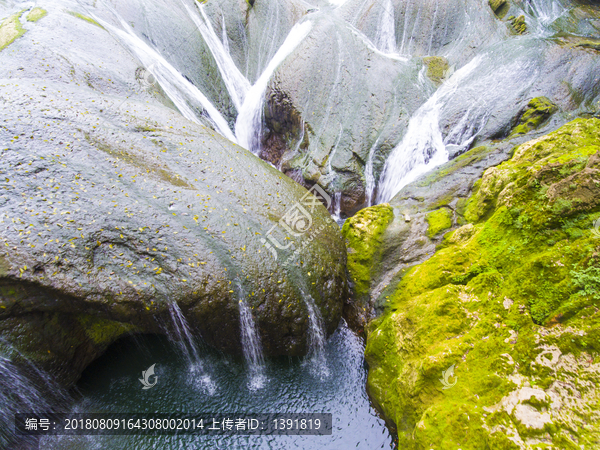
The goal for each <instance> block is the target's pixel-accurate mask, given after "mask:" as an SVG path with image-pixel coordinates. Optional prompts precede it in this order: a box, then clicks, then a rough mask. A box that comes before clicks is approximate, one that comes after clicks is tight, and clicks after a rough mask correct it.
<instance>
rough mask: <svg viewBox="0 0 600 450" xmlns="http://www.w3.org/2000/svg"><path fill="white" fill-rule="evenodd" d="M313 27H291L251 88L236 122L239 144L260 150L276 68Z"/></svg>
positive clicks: (299, 24)
mask: <svg viewBox="0 0 600 450" xmlns="http://www.w3.org/2000/svg"><path fill="white" fill-rule="evenodd" d="M311 28H312V23H311V22H310V21H306V22H302V23H297V24H296V25H294V27H293V28H292V29H291V31H290V33H289V34H288V36H287V37H286V39H285V41H284V42H283V45H282V46H281V47H280V48H279V50H277V53H275V56H274V57H273V59H271V61H270V62H269V64H268V65H267V68H266V69H265V70H264V71H263V73H262V74H261V76H260V77H259V78H258V80H257V81H256V83H254V85H253V86H252V87H251V88H250V91H249V92H248V94H247V95H246V98H245V100H244V103H243V105H242V107H241V109H240V111H239V114H238V117H237V120H236V122H235V135H236V137H237V139H238V142H239V144H240V145H241V146H242V147H244V148H246V149H248V150H250V151H251V152H252V153H254V154H258V153H259V151H260V136H261V128H262V106H263V101H264V95H265V91H266V89H267V85H268V83H269V80H270V79H271V76H272V75H273V72H275V69H277V67H279V65H280V64H281V63H282V62H283V61H284V60H285V58H287V56H288V55H289V54H290V53H291V52H292V51H293V50H294V49H295V48H296V47H297V46H298V44H300V42H302V40H303V39H304V38H305V37H306V36H307V35H308V33H309V32H310V30H311Z"/></svg>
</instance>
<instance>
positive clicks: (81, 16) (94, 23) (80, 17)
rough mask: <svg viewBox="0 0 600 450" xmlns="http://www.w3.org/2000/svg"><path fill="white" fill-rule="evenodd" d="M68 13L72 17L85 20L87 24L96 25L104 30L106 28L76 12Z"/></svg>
mask: <svg viewBox="0 0 600 450" xmlns="http://www.w3.org/2000/svg"><path fill="white" fill-rule="evenodd" d="M67 13H68V14H70V15H72V16H73V17H77V18H78V19H81V20H85V21H86V22H87V23H91V24H92V25H96V26H97V27H100V28H102V29H104V27H103V26H102V25H100V24H99V23H98V22H96V21H95V20H94V19H92V18H91V17H88V16H84V15H83V14H80V13H78V12H75V11H67Z"/></svg>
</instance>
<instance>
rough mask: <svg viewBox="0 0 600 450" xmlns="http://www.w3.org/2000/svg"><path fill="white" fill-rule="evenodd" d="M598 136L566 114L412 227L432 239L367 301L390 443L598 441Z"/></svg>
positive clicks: (375, 385) (376, 390)
mask: <svg viewBox="0 0 600 450" xmlns="http://www.w3.org/2000/svg"><path fill="white" fill-rule="evenodd" d="M599 138H600V120H598V119H588V120H584V119H577V120H575V121H573V122H571V123H569V124H567V125H565V126H563V127H562V128H560V129H559V130H558V131H556V132H553V133H551V134H548V135H546V136H543V137H540V138H538V139H534V140H531V141H529V142H527V143H524V144H522V145H520V146H518V147H516V149H515V150H514V154H513V156H512V157H511V159H510V160H508V161H506V162H504V163H502V164H500V165H498V166H497V167H493V168H490V169H488V170H486V171H485V173H484V175H483V177H482V178H481V179H480V180H479V181H477V183H475V186H474V188H473V192H472V194H471V195H470V197H468V199H467V200H466V201H464V202H462V205H461V207H457V208H451V209H447V208H444V207H442V206H441V205H440V206H439V208H438V209H437V210H434V211H444V210H448V211H450V212H451V213H452V221H451V222H450V223H449V222H448V221H446V220H445V218H443V217H441V215H442V214H441V213H436V214H437V215H438V216H439V217H435V218H433V219H432V214H431V213H430V214H429V215H428V216H427V217H428V218H429V220H428V221H424V222H422V233H423V238H424V239H425V236H426V234H427V230H428V228H429V229H431V228H432V227H434V226H435V230H436V231H435V232H432V233H430V234H435V235H437V236H440V240H439V241H437V242H438V245H437V247H435V248H431V251H430V253H432V255H431V256H430V257H429V259H427V260H426V261H425V262H422V263H420V264H417V265H413V266H412V267H410V268H405V269H404V271H403V273H402V274H401V276H399V278H400V280H399V281H396V282H395V283H394V284H393V286H392V285H390V287H389V288H388V290H387V292H384V293H383V294H382V295H381V298H380V301H382V303H384V304H385V312H384V313H383V314H382V315H381V316H380V317H378V318H377V319H375V320H374V321H373V322H372V323H371V324H370V325H369V327H368V331H369V333H368V340H367V348H366V357H367V361H368V363H369V367H370V371H369V380H368V389H369V392H370V394H371V396H372V398H373V399H374V401H375V402H376V403H377V405H378V406H379V408H380V409H381V410H382V411H383V413H384V414H385V415H386V417H388V418H389V419H390V421H391V422H392V423H393V424H394V425H395V427H396V428H397V431H398V436H399V446H400V447H401V448H406V449H421V448H430V447H432V448H433V447H435V448H459V447H460V448H463V449H476V448H499V449H500V448H502V449H513V448H514V449H527V448H537V447H538V446H539V445H542V444H543V445H550V446H553V447H558V448H565V449H570V448H573V449H575V448H579V447H580V446H581V445H585V446H588V445H591V446H593V447H595V446H598V445H600V437H599V436H600V429H599V428H598V425H597V424H598V423H600V421H599V419H600V417H599V416H598V408H597V404H598V401H600V391H599V390H598V382H599V381H600V362H599V360H598V355H599V352H600V345H599V344H598V342H599V337H600V326H599V317H600V316H599V308H598V306H599V303H598V302H599V301H600V294H599V293H600V271H599V269H598V267H600V261H599V260H598V258H599V256H598V252H599V250H600V232H599V231H598V226H599V225H600V216H599V214H598V211H599V207H600V203H599V200H598V199H599V198H600V147H599V146H598V142H600V141H599ZM467 155H468V154H467ZM465 156H466V155H465ZM470 156H471V157H472V158H477V157H478V156H477V155H476V154H472V155H470ZM446 176H448V177H449V178H450V180H451V179H452V176H451V174H450V175H449V174H448V173H446ZM398 212H400V211H398ZM398 212H397V211H396V210H394V216H395V217H397V216H400V217H403V216H404V217H405V215H404V214H402V213H401V212H400V214H398ZM442 222H444V226H441V225H439V224H440V223H442ZM410 223H413V220H411V222H410ZM456 223H458V225H455V224H456ZM393 226H394V223H392V224H390V225H388V230H389V229H390V228H391V227H393ZM457 226H458V228H457ZM443 228H446V230H443ZM448 229H450V230H449V231H448ZM442 235H443V238H441V236H442ZM385 239H386V236H385V235H384V237H383V240H384V243H383V244H382V247H383V248H384V249H385ZM383 258H385V255H384V256H383ZM349 267H350V268H352V266H349ZM351 273H352V270H351Z"/></svg>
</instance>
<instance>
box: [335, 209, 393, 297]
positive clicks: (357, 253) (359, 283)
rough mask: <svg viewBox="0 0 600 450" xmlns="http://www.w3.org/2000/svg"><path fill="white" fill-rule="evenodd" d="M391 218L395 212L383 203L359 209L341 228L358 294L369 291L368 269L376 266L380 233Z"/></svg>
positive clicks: (369, 272) (380, 238) (381, 234)
mask: <svg viewBox="0 0 600 450" xmlns="http://www.w3.org/2000/svg"><path fill="white" fill-rule="evenodd" d="M393 218H394V210H393V208H392V207H391V206H390V205H389V204H387V203H386V204H383V205H377V206H371V207H370V208H365V209H362V210H360V211H359V212H358V213H356V214H355V215H354V216H353V217H351V218H349V219H348V220H346V222H345V223H344V226H343V227H342V235H343V236H344V237H345V238H346V245H347V248H348V271H349V272H350V277H351V278H352V280H353V281H354V284H355V291H356V292H357V293H358V294H365V293H367V292H368V291H369V287H370V286H371V268H372V267H373V266H374V264H375V259H376V258H377V254H378V250H379V248H380V246H381V243H382V236H383V232H384V231H385V229H386V228H387V226H388V224H389V223H390V222H391V221H392V220H393Z"/></svg>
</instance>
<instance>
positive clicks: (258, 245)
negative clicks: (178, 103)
mask: <svg viewBox="0 0 600 450" xmlns="http://www.w3.org/2000/svg"><path fill="white" fill-rule="evenodd" d="M93 22H94V19H91V18H90V21H87V20H84V19H81V18H80V17H77V16H74V15H72V14H69V13H68V12H65V11H63V9H62V8H56V9H53V8H48V15H47V16H46V17H43V18H41V19H40V20H39V21H38V22H35V25H28V26H29V27H30V28H29V30H28V31H27V33H26V34H25V35H24V36H22V37H20V38H18V39H16V40H15V41H14V42H13V43H12V44H10V45H9V46H8V47H7V48H5V49H4V50H2V58H3V61H7V62H9V64H4V65H3V66H2V67H1V68H0V72H1V74H0V77H2V78H3V80H2V82H1V83H0V99H1V102H0V109H1V116H2V127H1V128H0V152H1V157H0V171H1V180H0V181H1V188H0V189H1V192H0V230H1V231H0V242H1V245H2V251H1V253H0V339H1V340H2V342H4V343H6V344H7V345H11V346H12V347H13V348H15V349H16V350H18V351H19V352H21V354H22V355H23V356H24V357H26V358H29V359H30V360H32V361H35V362H36V363H39V365H40V367H42V368H44V369H48V370H49V371H50V372H51V373H54V374H57V375H59V376H60V378H61V379H62V380H63V381H65V382H72V381H74V380H75V379H76V378H77V377H78V374H79V373H80V371H81V370H82V369H83V368H84V367H85V366H86V365H87V364H88V363H89V362H90V361H91V360H92V359H94V358H95V357H97V355H98V354H100V353H101V352H102V351H103V350H104V349H105V348H106V347H107V346H108V345H109V344H110V343H111V342H113V341H114V340H116V339H118V338H119V337H120V336H123V335H125V334H129V333H162V332H167V331H169V330H170V329H171V328H172V326H173V324H172V321H171V319H170V317H171V312H172V310H173V308H174V305H175V304H177V305H178V307H179V308H180V309H181V310H182V312H183V314H184V315H185V317H186V319H187V321H188V322H189V324H190V326H191V327H192V328H193V329H194V330H196V332H197V333H199V334H200V335H201V336H202V337H203V338H204V339H205V340H206V341H207V342H209V343H210V344H212V345H214V346H216V347H218V348H220V349H223V350H226V351H230V352H241V347H240V342H241V338H240V311H239V306H238V303H239V302H240V301H241V300H245V301H246V303H247V304H248V305H249V307H250V308H251V311H252V315H253V318H254V322H255V323H256V326H257V329H258V332H259V335H260V337H261V341H262V345H263V349H264V351H265V353H266V354H269V355H284V354H287V355H300V354H303V353H305V352H306V351H307V331H308V329H309V320H308V311H307V307H306V303H305V301H304V299H303V296H304V295H311V296H312V298H313V299H314V300H315V303H316V305H317V306H318V309H319V311H320V313H321V315H322V316H323V321H324V324H325V328H326V331H328V332H332V331H333V330H334V329H335V328H336V326H337V324H338V322H339V320H340V317H341V313H342V305H343V299H344V298H345V296H346V275H345V266H346V253H345V249H344V245H343V241H342V238H341V236H340V232H339V228H338V227H337V225H336V224H335V223H334V222H333V221H332V220H331V218H330V216H329V214H328V212H327V210H326V206H328V203H329V201H330V199H329V198H328V197H327V195H326V194H325V195H323V194H321V193H320V192H319V191H316V190H313V191H312V192H313V193H309V192H307V191H306V190H305V189H304V188H302V187H300V186H298V185H297V184H296V183H294V182H293V181H292V180H290V179H289V178H288V177H286V176H284V175H283V174H281V173H280V172H278V171H277V170H275V169H273V168H272V167H270V166H269V165H268V164H266V163H264V162H262V161H261V160H260V159H258V158H256V157H255V156H254V155H252V154H250V153H249V152H248V151H246V150H245V149H243V148H241V147H239V146H236V145H235V144H233V143H231V142H230V141H228V140H226V139H225V138H223V137H221V136H220V135H218V134H217V133H216V132H215V131H213V130H211V129H209V128H206V127H204V126H202V125H201V124H196V123H193V122H190V121H188V120H186V119H184V118H183V117H182V116H181V115H180V114H178V113H176V112H175V111H173V109H171V108H169V107H168V106H169V105H170V106H172V103H170V102H169V101H168V100H167V99H166V98H165V96H164V93H163V92H162V91H161V90H160V89H158V88H156V87H155V86H147V85H146V84H144V80H141V79H139V78H136V69H137V68H138V67H139V63H138V62H137V61H136V60H135V58H133V57H132V56H131V55H130V54H128V53H127V52H125V51H124V50H123V49H122V48H121V47H119V46H118V45H117V43H116V42H115V41H114V40H112V38H111V37H110V35H109V34H108V33H107V31H106V30H105V29H103V28H102V27H100V26H98V24H97V23H96V24H94V23H93ZM70 27H75V30H77V32H76V36H77V39H71V36H70V35H69V30H70V29H71V28H70ZM77 27H83V28H85V30H86V31H87V35H85V34H83V33H79V31H78V30H79V28H77ZM83 36H86V39H84V38H83ZM71 40H73V41H74V42H69V41H71ZM40 41H43V42H55V43H56V42H62V41H64V42H63V44H64V45H60V46H57V48H56V49H54V51H53V52H52V53H51V54H50V55H48V54H46V53H43V52H41V50H40V49H39V47H38V46H37V44H38V42H40ZM85 49H87V50H89V53H86V51H85ZM95 50H97V52H96V51H95ZM42 53H43V55H42ZM86 54H87V55H88V56H87V59H86V60H85V61H84V60H83V59H82V58H81V55H86ZM85 80H88V82H85ZM127 97H129V98H127ZM165 105H167V106H165ZM200 122H201V120H200ZM315 195H316V196H315ZM317 197H319V198H317ZM324 204H325V205H324ZM266 244H267V245H266ZM277 246H279V248H278V247H277ZM309 273H310V275H309Z"/></svg>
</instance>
